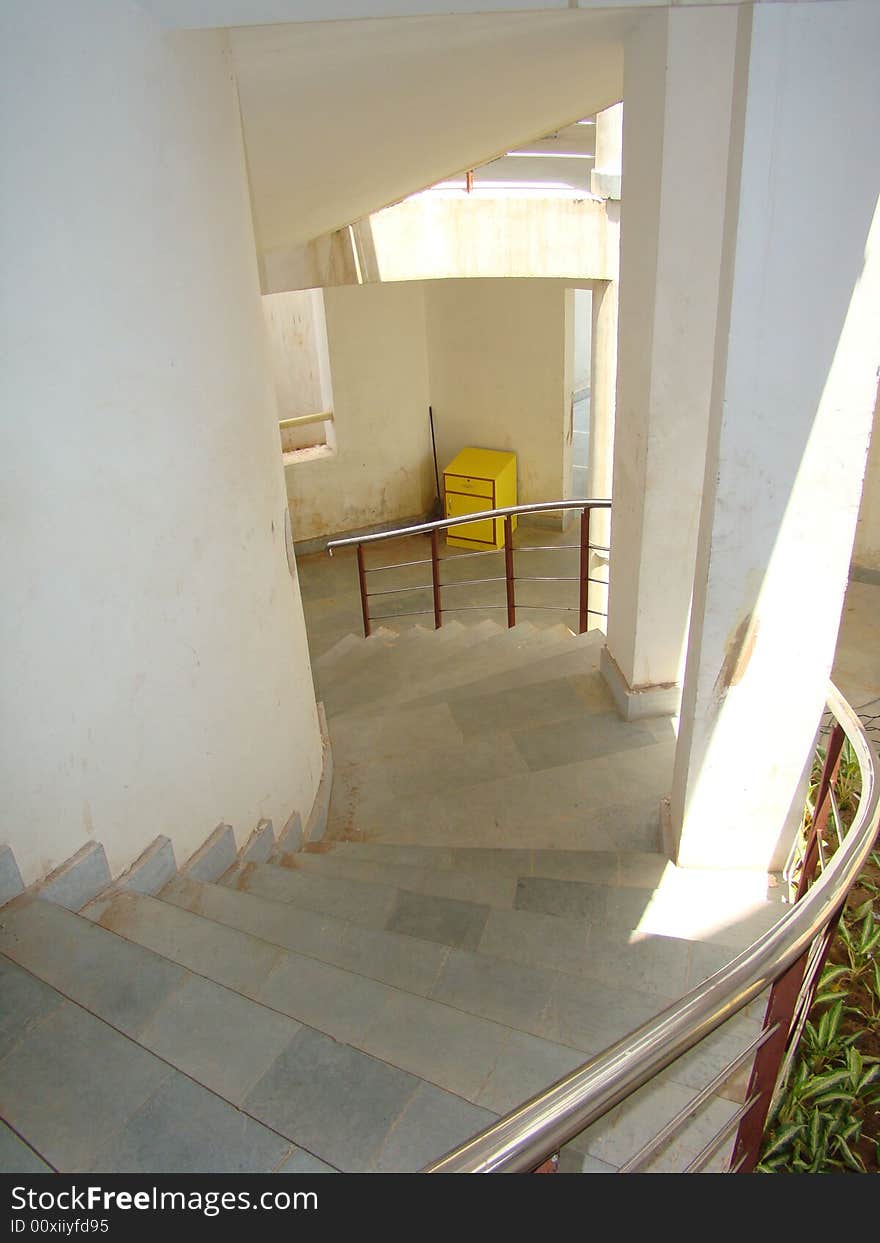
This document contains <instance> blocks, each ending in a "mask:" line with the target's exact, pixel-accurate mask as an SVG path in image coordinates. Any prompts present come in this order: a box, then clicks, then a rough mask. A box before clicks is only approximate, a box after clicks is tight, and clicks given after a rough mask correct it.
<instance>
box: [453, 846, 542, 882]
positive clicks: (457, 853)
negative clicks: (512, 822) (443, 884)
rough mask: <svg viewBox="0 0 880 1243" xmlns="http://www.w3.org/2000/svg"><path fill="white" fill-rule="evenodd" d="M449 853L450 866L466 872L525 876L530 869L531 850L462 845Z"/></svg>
mask: <svg viewBox="0 0 880 1243" xmlns="http://www.w3.org/2000/svg"><path fill="white" fill-rule="evenodd" d="M451 854H452V859H451V866H454V867H456V868H459V869H464V870H465V871H468V872H486V873H488V874H489V875H490V876H527V875H528V874H529V872H530V871H531V869H532V854H533V852H532V851H531V850H504V849H500V848H498V847H487V846H471V847H467V846H462V847H460V848H459V849H457V850H454V851H452V852H451Z"/></svg>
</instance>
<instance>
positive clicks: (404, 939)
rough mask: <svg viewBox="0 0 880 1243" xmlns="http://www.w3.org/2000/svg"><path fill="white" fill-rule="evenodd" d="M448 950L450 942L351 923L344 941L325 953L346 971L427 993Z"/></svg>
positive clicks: (414, 991) (412, 991)
mask: <svg viewBox="0 0 880 1243" xmlns="http://www.w3.org/2000/svg"><path fill="white" fill-rule="evenodd" d="M448 954H449V947H448V946H446V945H441V944H439V943H436V942H432V941H423V940H420V939H419V938H417V937H409V936H405V935H404V934H403V933H397V932H384V931H382V932H377V931H374V930H373V929H372V928H358V927H356V926H355V925H353V924H348V925H346V932H345V936H344V939H343V941H342V944H341V945H340V946H339V947H338V948H334V949H333V950H332V951H331V952H329V953H323V954H322V957H324V958H326V959H327V960H328V961H332V962H334V963H335V964H336V966H338V967H343V968H344V969H345V970H346V971H355V972H357V973H359V974H360V975H366V976H369V977H370V978H371V979H373V980H380V981H381V982H382V983H383V984H390V985H392V986H393V987H394V988H400V989H403V990H404V991H406V992H410V993H419V994H420V995H422V996H424V995H426V994H427V993H428V992H430V990H431V988H432V986H433V984H434V982H435V981H436V979H437V977H438V975H439V974H440V971H441V970H442V968H443V964H444V963H445V962H446V959H447V957H448Z"/></svg>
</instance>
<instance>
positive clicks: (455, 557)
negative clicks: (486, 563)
mask: <svg viewBox="0 0 880 1243" xmlns="http://www.w3.org/2000/svg"><path fill="white" fill-rule="evenodd" d="M503 552H504V548H503V547H502V548H480V549H478V550H477V551H476V552H456V553H453V554H452V555H451V556H447V557H438V558H437V560H438V561H464V559H465V557H497V555H498V553H503Z"/></svg>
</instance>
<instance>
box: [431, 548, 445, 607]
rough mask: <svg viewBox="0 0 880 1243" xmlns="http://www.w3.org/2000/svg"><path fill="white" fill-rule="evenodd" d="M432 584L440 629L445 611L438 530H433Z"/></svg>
mask: <svg viewBox="0 0 880 1243" xmlns="http://www.w3.org/2000/svg"><path fill="white" fill-rule="evenodd" d="M431 586H432V587H433V589H434V629H435V630H439V629H440V627H441V625H442V624H443V612H442V609H441V608H440V557H439V554H438V551H437V532H436V531H432V532H431Z"/></svg>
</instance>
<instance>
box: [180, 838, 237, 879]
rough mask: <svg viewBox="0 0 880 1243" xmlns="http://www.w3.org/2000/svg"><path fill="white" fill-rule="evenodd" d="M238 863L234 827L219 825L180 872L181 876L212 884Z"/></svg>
mask: <svg viewBox="0 0 880 1243" xmlns="http://www.w3.org/2000/svg"><path fill="white" fill-rule="evenodd" d="M237 861H238V850H237V848H236V845H235V833H234V831H233V828H232V825H231V824H218V825H217V827H216V829H214V831H213V833H211V834H210V835H209V837H208V838H207V839H206V841H204V842H203V843H202V845H201V846H200V847H199V848H198V850H197V851H196V852H195V854H193V855H190V857H189V859H187V861H186V863H185V864H184V865H183V867H182V868H181V869H180V871H181V875H185V876H191V877H192V878H193V879H194V880H203V881H207V882H208V883H211V882H212V881H215V880H219V879H220V877H221V876H222V875H223V873H224V872H226V871H228V870H229V868H231V867H232V865H233V864H234V863H236V862H237Z"/></svg>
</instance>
